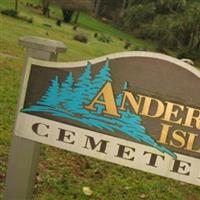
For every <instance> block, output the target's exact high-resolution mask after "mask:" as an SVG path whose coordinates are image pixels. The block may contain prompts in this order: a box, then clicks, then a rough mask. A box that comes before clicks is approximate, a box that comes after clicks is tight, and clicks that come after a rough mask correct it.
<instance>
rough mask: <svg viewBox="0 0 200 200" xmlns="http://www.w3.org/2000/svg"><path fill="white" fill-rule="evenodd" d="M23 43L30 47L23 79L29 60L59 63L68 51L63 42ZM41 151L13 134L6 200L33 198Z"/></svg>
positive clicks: (23, 40)
mask: <svg viewBox="0 0 200 200" xmlns="http://www.w3.org/2000/svg"><path fill="white" fill-rule="evenodd" d="M19 44H20V45H22V46H23V47H25V48H26V57H25V65H24V69H23V78H24V74H25V67H26V64H27V61H28V58H29V57H32V58H37V59H41V60H46V61H56V59H57V55H58V53H61V52H65V51H66V47H65V45H64V44H63V43H62V42H59V41H55V40H49V39H44V38H39V37H22V38H20V39H19ZM22 81H23V80H22ZM44 81H45V80H44ZM39 152H40V143H38V142H34V141H30V140H27V139H23V138H20V137H17V136H15V135H13V139H12V142H11V148H10V153H9V161H8V171H7V177H6V188H5V193H4V199H5V200H11V199H20V200H27V199H31V197H32V192H33V188H34V182H35V176H36V169H37V164H38V158H39Z"/></svg>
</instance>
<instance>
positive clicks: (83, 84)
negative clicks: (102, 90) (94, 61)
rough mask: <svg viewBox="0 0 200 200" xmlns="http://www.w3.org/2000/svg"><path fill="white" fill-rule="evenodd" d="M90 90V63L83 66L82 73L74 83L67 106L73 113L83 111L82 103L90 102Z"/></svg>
mask: <svg viewBox="0 0 200 200" xmlns="http://www.w3.org/2000/svg"><path fill="white" fill-rule="evenodd" d="M90 92H91V63H89V62H88V64H87V65H86V67H85V70H84V72H83V74H82V75H81V76H80V77H79V79H78V81H77V82H76V83H75V86H74V90H73V94H72V98H73V99H72V102H71V103H70V104H69V105H68V108H69V109H70V110H71V111H72V112H74V113H83V112H84V109H83V105H84V104H88V103H89V102H90Z"/></svg>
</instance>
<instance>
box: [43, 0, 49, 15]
mask: <svg viewBox="0 0 200 200" xmlns="http://www.w3.org/2000/svg"><path fill="white" fill-rule="evenodd" d="M42 14H43V15H45V16H47V17H48V18H49V17H50V13H49V2H48V1H47V0H42Z"/></svg>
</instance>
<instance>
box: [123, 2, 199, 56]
mask: <svg viewBox="0 0 200 200" xmlns="http://www.w3.org/2000/svg"><path fill="white" fill-rule="evenodd" d="M124 22H125V25H126V26H127V27H129V28H130V29H131V30H132V31H136V30H137V32H138V34H137V35H138V36H140V37H141V38H143V39H146V38H149V39H153V40H157V41H159V43H160V45H162V46H164V45H165V46H167V47H169V48H172V49H175V48H176V49H181V51H184V52H189V51H192V52H195V51H196V52H199V50H200V3H194V2H191V1H186V0H156V1H153V0H142V1H139V0H131V1H130V4H129V7H128V8H127V9H126V12H125V15H124ZM192 57H193V58H195V59H196V58H198V57H200V54H199V53H195V54H193V56H192Z"/></svg>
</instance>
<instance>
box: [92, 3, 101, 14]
mask: <svg viewBox="0 0 200 200" xmlns="http://www.w3.org/2000/svg"><path fill="white" fill-rule="evenodd" d="M100 6H101V0H95V3H94V16H95V17H98V15H99V11H100Z"/></svg>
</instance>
